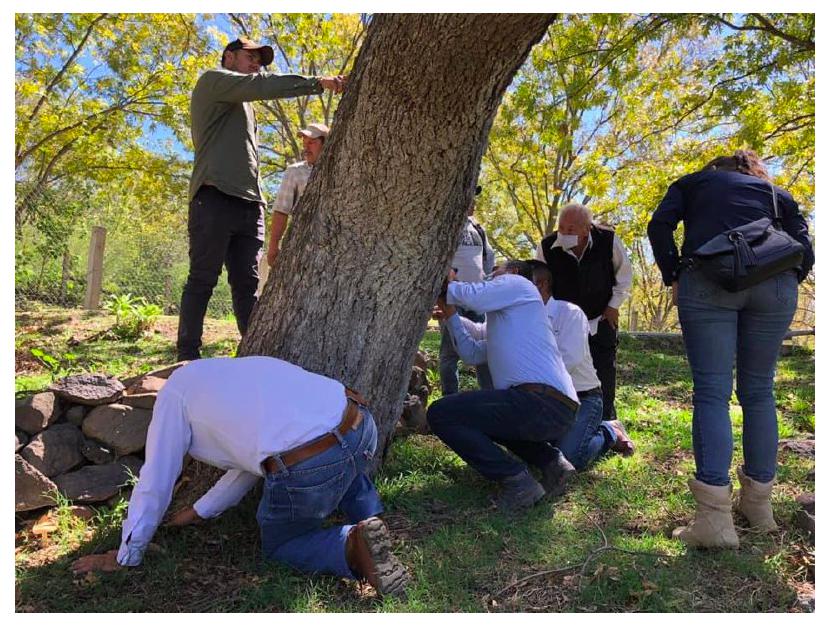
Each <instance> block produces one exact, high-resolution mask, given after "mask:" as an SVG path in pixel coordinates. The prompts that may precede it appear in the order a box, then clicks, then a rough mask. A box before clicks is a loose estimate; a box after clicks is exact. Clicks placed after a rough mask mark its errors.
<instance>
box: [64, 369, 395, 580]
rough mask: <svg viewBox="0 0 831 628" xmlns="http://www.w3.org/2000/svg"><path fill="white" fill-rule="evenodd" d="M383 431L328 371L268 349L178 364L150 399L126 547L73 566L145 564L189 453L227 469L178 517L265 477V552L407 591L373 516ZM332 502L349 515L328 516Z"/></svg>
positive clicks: (189, 516)
mask: <svg viewBox="0 0 831 628" xmlns="http://www.w3.org/2000/svg"><path fill="white" fill-rule="evenodd" d="M377 436H378V433H377V431H376V427H375V420H374V419H373V417H372V414H371V413H370V411H369V409H368V408H367V407H366V402H365V401H364V400H363V399H362V398H361V396H360V395H358V394H357V393H353V392H352V391H350V390H349V389H346V388H344V386H343V385H342V384H340V383H339V382H337V381H335V380H333V379H329V378H328V377H323V376H322V375H316V374H314V373H310V372H308V371H305V370H303V369H302V368H300V367H299V366H295V365H293V364H289V363H288V362H284V361H283V360H278V359H276V358H269V357H247V358H214V359H208V360H199V361H195V362H191V363H190V364H187V365H185V366H183V367H181V368H180V369H179V370H177V371H176V372H174V373H173V374H172V375H171V376H170V379H169V380H168V382H167V384H166V385H165V387H164V388H163V389H162V390H161V392H160V393H159V396H158V399H157V401H156V404H155V407H154V408H153V419H152V420H151V422H150V428H149V430H148V432H147V445H146V448H145V452H146V457H145V462H144V466H142V468H141V472H140V474H139V479H138V483H137V484H136V487H135V489H134V490H133V494H132V496H131V498H130V504H129V507H128V510H127V519H126V520H125V522H124V526H123V530H122V535H121V547H120V548H119V549H118V550H113V551H111V552H108V553H106V554H98V555H91V556H85V557H83V558H80V559H78V560H76V561H75V562H74V563H73V565H72V569H73V571H74V572H75V573H76V574H78V573H85V572H88V571H114V570H116V569H119V568H122V567H130V566H135V565H138V564H140V563H141V561H142V558H143V556H144V552H145V550H146V548H147V546H148V544H149V543H150V540H151V539H152V537H153V534H154V532H155V531H156V528H157V527H158V526H159V523H160V521H161V520H162V517H163V515H164V513H165V511H166V510H167V507H168V506H169V505H170V500H171V497H172V494H173V486H174V484H175V482H176V479H177V478H178V476H179V474H180V473H181V471H182V461H183V458H184V456H185V454H190V455H191V456H192V457H193V458H195V459H197V460H201V461H203V462H206V463H208V464H210V465H213V466H215V467H219V468H222V469H228V471H227V472H226V473H225V475H223V476H222V478H220V480H219V481H218V482H217V483H216V484H215V485H214V486H213V487H212V488H211V489H210V490H209V491H208V492H207V493H206V494H205V495H204V496H202V497H201V498H200V499H199V500H197V501H196V503H195V504H194V505H193V506H192V507H191V508H186V509H184V510H182V511H180V512H178V513H176V515H174V516H173V518H172V521H171V524H172V525H188V524H191V523H197V522H199V521H202V520H203V519H212V518H214V517H218V516H219V515H220V514H221V513H222V512H223V511H225V510H227V509H228V508H230V507H232V506H235V505H236V504H238V503H239V501H240V500H241V499H242V498H243V496H244V495H245V494H246V493H247V492H248V491H249V490H250V489H251V488H252V487H253V486H254V484H255V483H256V482H257V480H259V479H260V478H265V486H264V488H263V496H262V499H261V500H260V505H259V508H258V509H257V522H258V523H259V525H260V533H261V535H262V548H263V554H264V555H265V558H266V559H269V560H276V561H280V562H283V563H286V564H288V565H291V566H292V567H295V568H296V569H299V570H301V571H306V572H321V573H329V574H334V575H338V576H343V577H346V578H353V579H365V580H368V581H369V583H370V584H372V585H373V586H374V587H375V589H376V590H377V591H378V593H380V594H382V595H384V594H393V595H402V594H403V593H404V587H405V585H406V583H407V581H408V579H409V576H408V574H407V572H406V570H405V569H404V567H403V566H402V565H401V563H399V562H398V560H396V558H395V556H393V555H392V553H391V551H390V538H389V532H388V531H387V529H386V527H385V526H384V524H383V523H382V521H381V520H380V519H378V518H377V517H376V515H378V514H380V513H381V512H382V510H383V507H382V505H381V500H380V498H379V496H378V493H377V492H376V490H375V487H374V486H373V484H372V482H371V481H370V479H369V478H368V477H367V476H366V474H365V472H364V471H365V469H366V467H367V465H368V464H369V462H370V460H371V459H372V458H373V456H374V455H375V447H376V440H377ZM336 509H340V510H341V511H342V512H343V514H344V515H345V516H346V519H347V520H348V521H349V522H350V523H349V525H334V526H330V527H327V528H324V527H323V523H324V520H325V519H326V517H328V516H329V515H330V514H332V512H334V511H335V510H336Z"/></svg>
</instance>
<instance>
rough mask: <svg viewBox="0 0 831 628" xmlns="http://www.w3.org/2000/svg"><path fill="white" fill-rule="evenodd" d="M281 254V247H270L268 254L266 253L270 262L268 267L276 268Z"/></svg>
mask: <svg viewBox="0 0 831 628" xmlns="http://www.w3.org/2000/svg"><path fill="white" fill-rule="evenodd" d="M279 253H280V245H277V246H270V247H268V253H266V260H267V261H268V265H269V266H271V267H272V268H273V267H274V263H275V262H276V261H277V255H279Z"/></svg>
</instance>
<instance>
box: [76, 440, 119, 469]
mask: <svg viewBox="0 0 831 628" xmlns="http://www.w3.org/2000/svg"><path fill="white" fill-rule="evenodd" d="M81 454H82V455H83V456H84V458H86V459H87V460H89V461H90V462H92V463H93V464H109V463H110V462H113V461H114V460H115V451H113V449H112V448H110V447H107V446H105V445H103V444H102V443H99V442H98V441H97V440H93V439H91V438H84V442H83V443H82V444H81Z"/></svg>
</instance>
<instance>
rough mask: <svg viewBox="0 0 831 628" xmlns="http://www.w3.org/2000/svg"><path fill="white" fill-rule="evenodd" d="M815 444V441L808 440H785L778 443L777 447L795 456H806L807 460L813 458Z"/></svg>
mask: <svg viewBox="0 0 831 628" xmlns="http://www.w3.org/2000/svg"><path fill="white" fill-rule="evenodd" d="M815 442H816V441H814V440H813V439H810V438H806V439H799V438H785V439H783V440H781V441H779V447H780V448H782V450H783V451H790V452H793V453H795V454H797V455H798V456H807V457H809V458H813V457H814V449H815V447H814V445H815Z"/></svg>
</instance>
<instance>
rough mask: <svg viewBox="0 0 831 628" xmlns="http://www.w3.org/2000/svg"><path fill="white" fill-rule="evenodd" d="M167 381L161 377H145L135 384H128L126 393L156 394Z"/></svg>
mask: <svg viewBox="0 0 831 628" xmlns="http://www.w3.org/2000/svg"><path fill="white" fill-rule="evenodd" d="M166 383H167V380H166V379H164V378H163V377H156V376H155V375H145V376H143V377H142V378H141V379H139V380H138V381H136V382H133V383H132V384H130V387H129V388H127V390H126V392H127V394H128V395H141V394H145V393H158V392H159V391H160V390H161V389H162V388H164V385H165V384H166Z"/></svg>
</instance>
